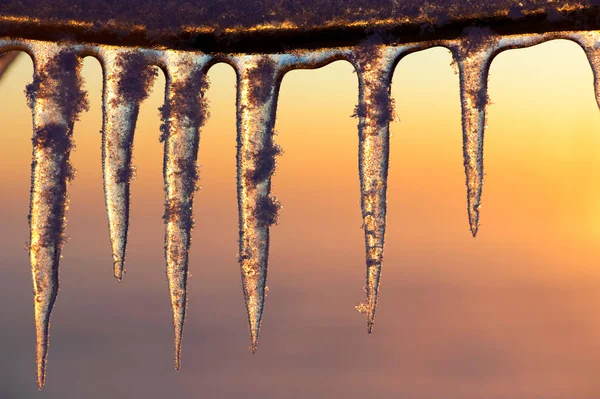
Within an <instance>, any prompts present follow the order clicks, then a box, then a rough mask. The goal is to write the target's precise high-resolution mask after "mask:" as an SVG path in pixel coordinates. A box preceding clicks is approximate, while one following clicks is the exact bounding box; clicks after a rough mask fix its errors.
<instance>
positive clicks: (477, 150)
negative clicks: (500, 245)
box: [452, 28, 497, 237]
mask: <svg viewBox="0 0 600 399" xmlns="http://www.w3.org/2000/svg"><path fill="white" fill-rule="evenodd" d="M466 33H467V35H466V38H465V39H463V40H461V41H460V42H459V43H458V45H456V46H454V47H452V50H453V55H454V58H455V60H456V62H457V64H458V68H459V73H460V99H461V106H462V130H463V155H464V165H465V174H466V185H467V200H468V208H467V209H468V214H469V225H470V228H471V234H473V237H475V236H476V235H477V231H478V229H479V208H480V206H481V193H482V188H483V176H484V174H483V140H484V132H485V127H486V121H485V118H486V108H487V105H488V94H487V83H488V71H489V67H490V62H491V59H492V55H493V50H495V49H496V47H495V45H494V44H495V43H496V41H497V40H496V37H495V36H493V35H492V34H491V33H490V32H489V30H487V29H480V28H473V29H469V30H468V31H467V32H466Z"/></svg>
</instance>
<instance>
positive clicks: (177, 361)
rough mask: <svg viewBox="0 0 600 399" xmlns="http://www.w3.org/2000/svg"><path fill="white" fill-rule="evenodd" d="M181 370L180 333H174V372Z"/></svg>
mask: <svg viewBox="0 0 600 399" xmlns="http://www.w3.org/2000/svg"><path fill="white" fill-rule="evenodd" d="M180 369H181V333H177V332H176V333H175V370H177V371H179V370H180Z"/></svg>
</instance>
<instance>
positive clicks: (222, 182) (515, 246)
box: [0, 41, 600, 399]
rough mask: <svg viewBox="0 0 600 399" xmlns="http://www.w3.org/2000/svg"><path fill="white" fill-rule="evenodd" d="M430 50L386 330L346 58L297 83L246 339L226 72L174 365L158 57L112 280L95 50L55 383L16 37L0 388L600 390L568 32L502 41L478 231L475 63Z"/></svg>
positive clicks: (541, 396)
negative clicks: (276, 211)
mask: <svg viewBox="0 0 600 399" xmlns="http://www.w3.org/2000/svg"><path fill="white" fill-rule="evenodd" d="M450 64H451V55H450V53H449V51H447V50H446V49H442V48H434V49H430V50H427V51H424V52H421V53H417V54H413V55H410V56H408V57H407V58H405V59H404V60H403V61H402V62H401V63H400V64H399V65H398V67H397V69H396V73H395V76H394V84H393V96H394V98H395V99H396V105H397V113H398V115H399V116H400V122H399V123H394V124H393V125H392V128H391V131H392V135H393V136H392V139H391V146H392V148H391V160H390V174H389V191H388V202H389V207H388V209H389V215H388V229H387V237H386V244H387V245H386V254H385V266H384V272H383V282H382V288H381V297H380V302H379V307H378V312H377V322H376V325H375V330H374V333H373V334H372V335H371V336H369V335H367V334H366V332H365V330H366V322H365V319H364V318H363V317H362V316H361V315H360V314H359V313H358V312H357V311H356V310H355V309H354V305H355V304H356V303H358V302H359V301H361V300H362V299H363V298H364V292H363V290H362V287H363V286H364V284H365V265H364V239H363V231H362V230H361V228H360V226H361V216H360V215H361V214H360V205H359V181H358V173H357V162H358V160H357V158H358V155H357V132H356V123H357V121H356V120H355V119H352V118H350V115H351V114H352V112H353V108H354V105H355V104H356V101H357V80H356V75H355V74H353V71H352V68H351V66H350V64H348V63H347V62H343V61H338V62H335V63H333V64H330V65H329V66H327V67H324V68H322V69H319V70H316V71H293V72H291V73H289V74H288V75H286V77H285V78H284V81H283V84H282V90H281V96H280V101H279V104H280V105H279V109H278V120H277V126H276V128H277V131H278V136H277V137H276V140H277V142H278V143H279V144H280V145H281V146H282V147H283V149H284V154H283V156H282V157H281V158H280V161H279V167H278V170H277V172H276V175H275V177H274V179H273V194H274V195H276V196H277V197H278V198H279V199H280V200H281V202H282V204H283V209H282V212H281V217H280V223H279V225H277V226H275V227H274V228H273V229H272V230H271V237H272V243H271V257H270V259H271V262H270V269H269V288H270V290H269V296H268V298H267V304H266V311H265V312H266V313H265V316H264V319H263V326H262V332H261V337H260V338H261V339H260V345H259V349H258V351H257V353H256V354H255V355H254V356H252V355H251V354H250V350H249V334H248V328H247V322H246V314H245V308H244V304H243V294H242V289H241V283H240V272H239V267H238V264H237V262H236V257H237V241H236V240H237V229H238V226H237V203H236V189H235V105H234V102H235V74H234V72H233V70H232V68H231V67H229V66H227V65H224V64H219V65H216V66H215V67H213V68H212V69H211V70H210V74H209V75H210V80H211V82H212V85H211V89H210V90H209V92H208V98H209V101H210V104H211V114H212V117H211V118H210V120H209V121H208V124H207V125H206V127H205V128H204V129H203V130H202V133H201V141H200V154H199V162H200V164H201V165H202V166H201V170H200V177H201V186H202V189H201V191H200V192H199V194H198V195H197V197H196V198H197V199H196V204H195V212H194V213H195V219H196V229H195V230H194V240H193V244H192V254H191V263H190V272H191V276H190V279H189V307H188V316H187V324H186V329H185V336H184V346H183V350H184V352H183V365H182V370H181V371H180V372H176V371H175V370H174V369H173V348H172V345H173V344H172V334H173V331H172V330H173V328H172V322H171V311H170V304H169V299H168V289H167V283H166V277H165V271H164V270H165V265H164V260H163V234H164V233H163V222H162V219H161V215H162V214H163V192H162V171H161V166H162V145H161V144H160V143H159V142H158V136H159V131H158V126H159V116H158V112H157V108H158V107H159V106H160V104H161V103H162V97H163V93H164V77H163V76H162V74H161V76H160V78H159V79H158V80H157V82H156V84H155V86H154V89H153V92H152V95H151V97H150V98H149V99H148V100H147V101H146V102H144V103H143V105H142V109H141V111H140V117H139V122H138V128H137V131H136V137H135V150H134V162H135V165H136V166H137V179H136V180H135V181H134V182H133V184H132V210H131V227H130V234H129V246H128V253H127V262H126V268H127V274H126V276H125V279H124V281H123V282H122V283H121V284H119V283H117V281H116V280H115V279H114V278H113V277H112V264H111V255H110V246H109V240H108V226H107V220H106V215H105V210H104V200H103V194H102V180H101V168H100V166H101V161H100V134H99V131H100V128H101V69H100V66H99V63H98V62H97V61H96V60H95V59H93V58H86V59H85V61H84V70H83V74H84V76H85V78H86V80H87V89H88V90H89V99H90V105H91V108H90V111H89V112H88V113H85V114H84V115H83V116H82V118H81V121H80V122H79V123H77V124H76V127H75V142H76V150H75V152H74V153H73V154H72V161H73V164H74V166H75V167H76V168H77V170H78V173H77V178H76V179H75V181H74V183H73V184H72V185H71V186H70V187H69V192H70V198H71V206H70V211H69V213H68V228H67V233H68V235H69V236H70V241H69V242H68V243H67V245H66V246H65V248H64V251H63V255H64V258H63V260H62V263H61V270H60V273H61V291H60V294H59V297H58V300H57V303H56V307H55V311H54V314H53V317H52V332H51V350H50V355H49V369H48V381H47V385H46V388H45V390H44V391H42V392H38V391H37V389H36V382H35V368H34V328H33V306H32V301H33V298H32V294H31V290H32V288H31V274H30V271H29V264H28V256H27V253H26V252H25V243H26V241H27V240H28V226H27V213H28V206H29V205H28V203H29V179H30V163H31V140H30V138H31V115H30V111H29V109H28V108H27V106H26V102H25V97H24V94H23V89H24V86H25V84H26V83H28V82H29V81H30V80H31V76H32V63H31V60H30V59H29V58H28V57H27V56H22V57H20V58H19V59H18V60H17V62H16V64H14V65H13V66H12V68H11V69H10V70H9V71H8V73H7V75H6V76H5V79H3V80H2V81H1V82H0V119H1V120H2V121H3V126H2V127H3V133H2V134H3V135H2V137H3V142H2V145H0V179H1V181H2V189H1V191H0V193H1V194H0V223H1V226H2V228H1V229H0V262H1V265H2V267H1V268H0V320H2V321H1V322H0V323H1V328H0V398H2V399H5V398H6V399H13V398H15V399H22V398H48V399H50V398H53V399H75V398H90V399H96V398H98V399H100V398H102V399H105V398H117V399H120V398H152V399H153V398H157V399H158V398H169V397H171V398H174V397H178V398H196V397H197V398H245V399H253V398H345V399H351V398H352V399H354V398H357V399H358V398H386V399H387V398H409V399H413V398H414V399H438V398H439V399H442V398H443V399H446V398H450V399H466V398H469V399H470V398H473V399H475V398H478V399H479V398H485V399H494V398H502V399H505V398H506V399H508V398H510V399H525V398H531V399H533V398H535V399H551V398H557V399H558V398H561V399H562V398H569V399H584V398H585V399H592V398H594V399H596V398H599V397H600V313H599V312H598V309H599V308H600V268H599V267H598V262H599V260H600V246H599V243H600V184H599V183H598V181H599V180H600V134H599V132H600V118H599V117H598V109H597V106H596V103H595V100H594V94H593V85H592V73H591V70H590V67H589V65H588V64H587V60H586V58H585V55H584V53H583V51H582V50H581V49H580V48H579V47H578V46H577V45H576V44H574V43H571V42H567V41H554V42H551V43H546V44H542V45H539V46H536V47H533V48H530V49H526V50H513V51H508V52H505V53H502V54H501V55H499V56H498V57H497V58H496V60H495V61H494V63H493V65H492V68H491V75H490V84H489V91H490V97H491V100H492V102H493V105H492V106H491V107H490V109H489V118H488V123H489V128H488V130H487V131H486V143H485V155H486V157H485V162H486V164H485V169H486V182H485V187H484V194H483V207H482V223H481V229H480V232H479V236H478V238H477V239H473V238H472V237H471V236H470V233H469V227H468V222H467V213H466V194H465V184H464V179H465V177H464V169H463V165H462V162H463V161H462V149H461V141H462V138H461V125H460V103H459V93H458V76H457V75H456V73H455V72H454V71H453V67H452V66H451V65H450Z"/></svg>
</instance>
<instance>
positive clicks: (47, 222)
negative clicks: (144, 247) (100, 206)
mask: <svg viewBox="0 0 600 399" xmlns="http://www.w3.org/2000/svg"><path fill="white" fill-rule="evenodd" d="M32 47H33V49H32V51H33V56H34V60H35V62H34V64H35V72H34V78H33V82H32V83H31V84H29V85H28V86H27V89H26V93H27V99H28V102H29V106H30V107H31V110H32V114H33V139H32V141H33V160H32V165H31V196H30V212H29V227H30V242H29V260H30V263H31V272H32V277H33V293H34V313H35V326H36V361H37V383H38V388H39V389H42V388H43V387H44V384H45V380H46V361H47V358H48V346H49V328H50V315H51V312H52V308H53V306H54V302H55V300H56V296H57V294H58V285H59V283H58V266H59V261H60V258H61V249H62V245H63V242H64V229H65V225H66V217H65V213H66V210H67V209H68V206H67V202H68V200H67V184H68V182H69V181H70V180H71V179H72V178H73V170H72V168H71V165H70V163H69V155H70V152H71V148H72V135H73V125H74V123H75V121H76V120H77V117H78V115H79V113H80V112H81V111H82V110H84V109H86V108H87V98H86V93H85V92H84V91H83V90H82V84H83V82H82V79H81V77H80V75H79V73H80V70H81V60H80V58H79V57H78V56H77V54H76V53H75V52H73V51H71V49H70V48H61V47H59V46H57V45H52V44H39V45H34V46H32Z"/></svg>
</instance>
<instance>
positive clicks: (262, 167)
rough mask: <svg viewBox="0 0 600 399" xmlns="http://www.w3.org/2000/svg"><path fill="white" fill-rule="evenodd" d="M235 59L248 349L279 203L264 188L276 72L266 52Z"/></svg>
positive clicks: (272, 147)
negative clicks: (270, 230) (262, 54)
mask: <svg viewBox="0 0 600 399" xmlns="http://www.w3.org/2000/svg"><path fill="white" fill-rule="evenodd" d="M236 61H237V132H238V133H237V142H238V148H237V184H238V206H239V224H240V253H239V261H240V267H241V272H242V285H243V289H244V297H245V300H246V309H247V311H248V322H249V326H250V338H251V349H252V352H254V351H255V350H256V346H257V343H258V334H259V331H260V325H261V319H262V314H263V307H264V300H265V285H266V280H267V266H268V253H269V226H270V225H272V224H274V223H276V221H277V214H278V211H279V208H280V206H279V203H278V201H277V200H276V199H275V198H273V197H270V196H269V194H270V190H271V175H272V174H273V172H274V169H275V156H276V155H278V154H279V152H280V149H279V147H278V146H277V145H276V144H274V142H273V134H274V132H273V129H274V126H275V114H276V109H277V96H278V92H279V84H280V78H281V74H280V73H279V72H280V70H279V65H278V64H277V63H276V62H275V61H274V59H273V58H271V57H268V56H258V55H256V56H250V55H249V56H244V57H240V58H238V59H236Z"/></svg>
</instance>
